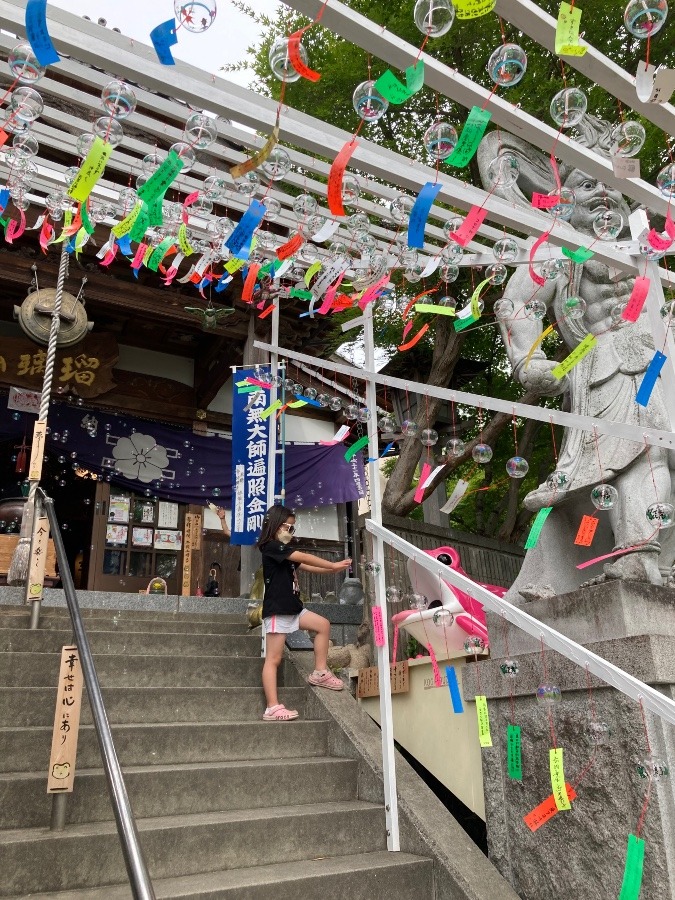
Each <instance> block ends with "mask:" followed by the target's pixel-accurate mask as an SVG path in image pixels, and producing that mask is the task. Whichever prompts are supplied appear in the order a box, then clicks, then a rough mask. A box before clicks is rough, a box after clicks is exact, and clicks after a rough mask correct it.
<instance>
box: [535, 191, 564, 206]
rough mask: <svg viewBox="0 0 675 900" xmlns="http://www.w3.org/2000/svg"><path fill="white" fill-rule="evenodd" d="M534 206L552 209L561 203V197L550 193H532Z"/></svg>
mask: <svg viewBox="0 0 675 900" xmlns="http://www.w3.org/2000/svg"><path fill="white" fill-rule="evenodd" d="M531 203H532V206H533V207H534V208H535V209H552V208H553V207H554V206H557V205H558V203H560V197H551V196H549V195H548V194H538V193H536V192H535V193H534V194H532V201H531Z"/></svg>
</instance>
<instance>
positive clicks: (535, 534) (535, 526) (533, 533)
mask: <svg viewBox="0 0 675 900" xmlns="http://www.w3.org/2000/svg"><path fill="white" fill-rule="evenodd" d="M552 509H553V507H552V506H545V507H544V508H543V509H540V510H539V512H538V513H537V518H536V519H535V520H534V522H533V523H532V528H530V533H529V534H528V536H527V540H526V541H525V549H526V550H531V549H532V548H533V547H536V546H537V541H538V540H539V535H540V534H541V529H542V528H543V527H544V522H545V521H546V519H548V517H549V514H550V512H551V510H552Z"/></svg>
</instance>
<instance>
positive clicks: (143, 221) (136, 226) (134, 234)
mask: <svg viewBox="0 0 675 900" xmlns="http://www.w3.org/2000/svg"><path fill="white" fill-rule="evenodd" d="M148 227H149V215H148V204H147V203H143V204H141V208H140V210H139V211H138V215H137V216H136V218H135V219H134V223H133V226H132V228H131V231H130V232H129V238H130V240H132V241H142V240H143V237H144V235H145V232H146V231H147V230H148Z"/></svg>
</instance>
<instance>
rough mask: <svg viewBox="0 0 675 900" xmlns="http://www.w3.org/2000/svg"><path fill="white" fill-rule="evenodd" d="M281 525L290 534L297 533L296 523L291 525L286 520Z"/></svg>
mask: <svg viewBox="0 0 675 900" xmlns="http://www.w3.org/2000/svg"><path fill="white" fill-rule="evenodd" d="M281 527H282V528H283V529H284V530H285V531H287V532H288V533H289V534H295V525H289V524H288V523H287V522H284V524H283V525H282V526H281Z"/></svg>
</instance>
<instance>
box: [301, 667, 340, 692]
mask: <svg viewBox="0 0 675 900" xmlns="http://www.w3.org/2000/svg"><path fill="white" fill-rule="evenodd" d="M307 681H309V683H310V684H313V685H314V687H322V688H328V690H329V691H341V690H344V684H343V683H342V681H340V679H339V678H338V677H337V676H336V675H333V673H332V672H328V671H326V672H312V674H311V675H310V676H309V678H308V679H307Z"/></svg>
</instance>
